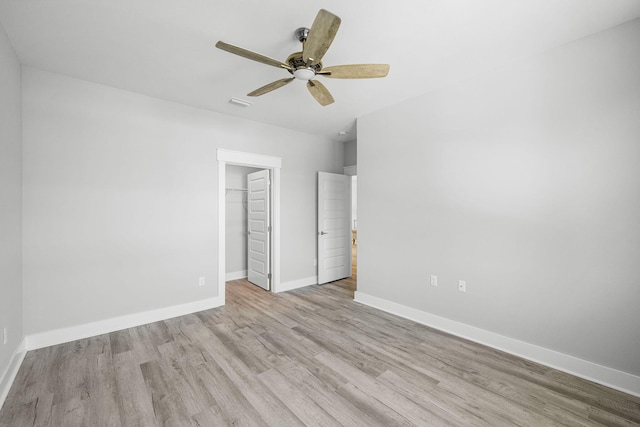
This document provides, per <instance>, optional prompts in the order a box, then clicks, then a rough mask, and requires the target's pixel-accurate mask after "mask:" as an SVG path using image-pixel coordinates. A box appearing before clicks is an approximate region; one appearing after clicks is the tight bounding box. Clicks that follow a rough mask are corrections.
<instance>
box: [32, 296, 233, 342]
mask: <svg viewBox="0 0 640 427" xmlns="http://www.w3.org/2000/svg"><path fill="white" fill-rule="evenodd" d="M222 305H224V298H221V297H215V298H209V299H205V300H201V301H194V302H190V303H186V304H180V305H174V306H171V307H165V308H159V309H157V310H150V311H144V312H142V313H136V314H128V315H125V316H120V317H114V318H111V319H105V320H99V321H97V322H91V323H85V324H83V325H78V326H70V327H68V328H61V329H55V330H52V331H45V332H38V333H35V334H29V335H27V336H26V337H25V348H26V349H27V350H35V349H38V348H42V347H49V346H51V345H56V344H62V343H65V342H69V341H75V340H79V339H83V338H89V337H93V336H96V335H102V334H107V333H110V332H115V331H119V330H122V329H127V328H133V327H135V326H140V325H144V324H147V323H153V322H158V321H161V320H166V319H171V318H172V317H178V316H184V315H185V314H191V313H196V312H198V311H203V310H208V309H210V308H215V307H220V306H222Z"/></svg>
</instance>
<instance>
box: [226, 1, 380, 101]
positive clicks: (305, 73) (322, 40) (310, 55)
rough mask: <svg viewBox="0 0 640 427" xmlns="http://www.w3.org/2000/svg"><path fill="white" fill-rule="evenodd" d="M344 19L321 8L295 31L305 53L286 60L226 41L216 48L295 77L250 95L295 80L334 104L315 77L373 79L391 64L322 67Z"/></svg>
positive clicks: (315, 94) (250, 94)
mask: <svg viewBox="0 0 640 427" xmlns="http://www.w3.org/2000/svg"><path fill="white" fill-rule="evenodd" d="M340 22H341V19H340V18H339V17H338V16H336V15H334V14H332V13H331V12H327V11H326V10H324V9H320V11H319V12H318V14H317V15H316V19H315V20H314V21H313V24H312V25H311V28H305V27H300V28H298V29H297V30H296V31H295V37H296V39H298V41H300V42H301V43H302V52H295V53H292V54H291V55H289V57H288V58H287V59H286V61H285V62H281V61H278V60H276V59H272V58H269V57H268V56H264V55H261V54H259V53H255V52H252V51H250V50H247V49H243V48H241V47H238V46H234V45H231V44H228V43H225V42H223V41H218V42H217V43H216V47H217V48H218V49H222V50H226V51H227V52H229V53H233V54H235V55H238V56H242V57H244V58H247V59H251V60H252V61H256V62H261V63H263V64H267V65H271V66H273V67H277V68H282V69H285V70H287V71H288V72H289V73H290V74H292V75H293V77H289V78H284V79H280V80H276V81H275V82H272V83H269V84H267V85H265V86H262V87H260V88H258V89H256V90H254V91H253V92H249V93H248V94H247V96H261V95H264V94H265V93H269V92H271V91H273V90H275V89H278V88H281V87H282V86H285V85H287V84H289V83H291V82H292V81H293V80H302V81H306V82H307V89H308V90H309V93H311V96H313V97H314V99H315V100H316V101H317V102H318V103H319V104H320V105H322V106H325V105H329V104H332V103H333V102H334V99H333V96H331V93H330V92H329V90H328V89H327V88H326V87H325V86H324V85H323V84H322V83H321V82H319V81H317V80H314V78H315V77H316V76H323V77H329V78H334V79H371V78H380V77H386V76H387V74H388V73H389V65H388V64H351V65H338V66H332V67H327V68H323V67H322V62H321V60H322V58H323V57H324V54H325V53H326V52H327V50H328V49H329V46H331V43H332V42H333V39H334V38H335V36H336V33H337V32H338V28H339V27H340Z"/></svg>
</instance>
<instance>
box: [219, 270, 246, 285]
mask: <svg viewBox="0 0 640 427" xmlns="http://www.w3.org/2000/svg"><path fill="white" fill-rule="evenodd" d="M245 277H247V270H241V271H233V272H231V273H227V274H226V275H225V277H224V280H225V282H228V281H229V280H238V279H244V278H245Z"/></svg>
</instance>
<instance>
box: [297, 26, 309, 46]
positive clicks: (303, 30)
mask: <svg viewBox="0 0 640 427" xmlns="http://www.w3.org/2000/svg"><path fill="white" fill-rule="evenodd" d="M295 35H296V40H298V41H299V42H300V43H304V42H305V41H306V40H307V37H308V36H309V29H308V28H307V27H300V28H298V29H297V30H296V32H295Z"/></svg>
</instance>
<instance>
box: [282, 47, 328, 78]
mask: <svg viewBox="0 0 640 427" xmlns="http://www.w3.org/2000/svg"><path fill="white" fill-rule="evenodd" d="M286 62H287V64H289V66H291V69H290V70H289V72H290V73H291V74H293V75H294V76H295V77H296V78H297V79H300V80H311V79H312V78H314V77H315V75H316V73H317V72H318V71H320V70H321V69H322V62H318V63H317V64H312V65H310V66H307V63H306V62H305V60H304V59H303V58H302V52H296V53H292V54H291V55H289V57H288V58H287V61H286Z"/></svg>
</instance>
